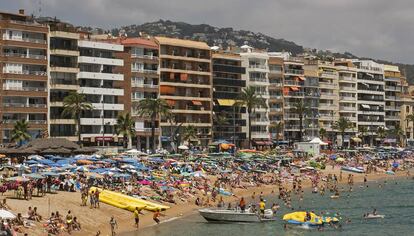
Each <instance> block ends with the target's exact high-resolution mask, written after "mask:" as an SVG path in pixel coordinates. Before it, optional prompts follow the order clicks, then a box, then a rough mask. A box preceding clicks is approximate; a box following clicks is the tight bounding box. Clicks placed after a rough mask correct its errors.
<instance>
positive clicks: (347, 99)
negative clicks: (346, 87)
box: [339, 96, 356, 102]
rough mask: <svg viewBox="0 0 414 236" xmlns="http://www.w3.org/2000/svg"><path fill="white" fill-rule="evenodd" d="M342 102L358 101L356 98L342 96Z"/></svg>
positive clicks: (340, 99) (340, 98)
mask: <svg viewBox="0 0 414 236" xmlns="http://www.w3.org/2000/svg"><path fill="white" fill-rule="evenodd" d="M341 101H356V97H350V96H341V97H339V102H341Z"/></svg>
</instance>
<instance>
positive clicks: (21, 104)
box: [3, 103, 47, 108]
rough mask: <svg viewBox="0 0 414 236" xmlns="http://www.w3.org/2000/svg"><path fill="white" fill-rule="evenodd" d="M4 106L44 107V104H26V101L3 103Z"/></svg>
mask: <svg viewBox="0 0 414 236" xmlns="http://www.w3.org/2000/svg"><path fill="white" fill-rule="evenodd" d="M3 106H4V107H34V108H46V107H47V105H46V104H27V103H3Z"/></svg>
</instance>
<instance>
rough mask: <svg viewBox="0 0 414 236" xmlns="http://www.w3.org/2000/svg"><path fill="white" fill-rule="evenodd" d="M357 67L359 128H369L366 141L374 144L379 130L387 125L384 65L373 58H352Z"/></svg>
mask: <svg viewBox="0 0 414 236" xmlns="http://www.w3.org/2000/svg"><path fill="white" fill-rule="evenodd" d="M352 62H353V64H354V65H355V66H356V67H357V91H358V92H357V95H358V100H357V106H358V110H357V114H358V130H361V128H362V127H365V128H364V129H366V130H368V132H367V133H366V134H367V135H366V136H365V137H364V138H365V139H366V142H365V143H370V144H371V145H373V144H374V143H375V141H376V135H377V130H378V128H379V127H385V111H384V107H385V101H384V98H385V93H384V86H385V83H384V66H383V65H382V64H378V63H376V62H374V61H371V60H352Z"/></svg>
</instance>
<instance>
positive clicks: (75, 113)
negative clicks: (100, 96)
mask: <svg viewBox="0 0 414 236" xmlns="http://www.w3.org/2000/svg"><path fill="white" fill-rule="evenodd" d="M63 108H64V109H63V111H62V116H70V117H72V119H74V120H75V123H76V127H77V130H76V133H77V134H78V144H79V145H82V141H81V132H82V131H81V123H80V119H81V114H82V112H83V111H89V110H92V109H93V106H92V104H91V103H90V102H87V101H86V96H85V95H84V94H79V93H77V92H71V93H70V94H69V95H68V96H66V97H65V98H64V99H63Z"/></svg>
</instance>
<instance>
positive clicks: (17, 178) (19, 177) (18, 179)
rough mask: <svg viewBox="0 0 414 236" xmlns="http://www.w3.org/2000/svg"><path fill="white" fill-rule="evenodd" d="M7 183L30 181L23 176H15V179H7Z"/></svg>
mask: <svg viewBox="0 0 414 236" xmlns="http://www.w3.org/2000/svg"><path fill="white" fill-rule="evenodd" d="M6 181H18V182H26V181H29V179H28V178H25V177H23V176H15V177H10V178H7V179H6Z"/></svg>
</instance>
